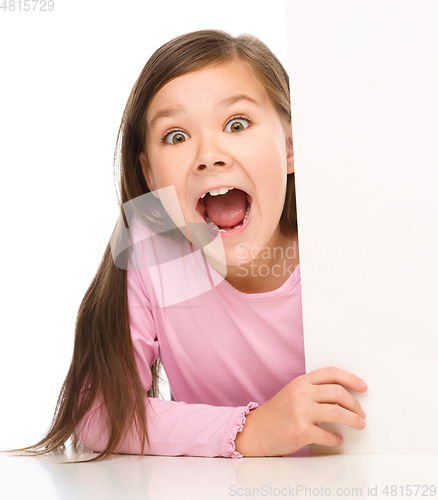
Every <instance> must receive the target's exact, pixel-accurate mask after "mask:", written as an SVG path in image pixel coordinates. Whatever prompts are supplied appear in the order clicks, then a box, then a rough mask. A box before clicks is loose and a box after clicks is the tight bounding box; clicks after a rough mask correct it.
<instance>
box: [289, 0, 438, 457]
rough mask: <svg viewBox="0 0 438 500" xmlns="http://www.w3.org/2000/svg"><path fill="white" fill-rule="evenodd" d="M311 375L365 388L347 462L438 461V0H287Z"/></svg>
mask: <svg viewBox="0 0 438 500" xmlns="http://www.w3.org/2000/svg"><path fill="white" fill-rule="evenodd" d="M286 11H287V26H288V49H289V68H290V71H289V73H290V80H291V97H292V126H293V133H294V149H295V171H296V173H295V176H296V189H297V209H298V224H299V245H300V262H301V274H302V297H303V322H304V332H305V333H304V343H305V354H306V369H307V372H309V371H312V370H315V369H317V368H321V367H324V366H331V365H334V366H338V367H339V368H343V369H345V370H348V371H350V372H353V373H355V374H356V375H358V376H360V377H361V378H363V379H364V380H365V381H366V382H367V383H368V386H369V389H368V391H367V393H365V394H363V395H358V396H357V399H358V401H359V402H360V403H361V405H362V406H363V408H364V410H365V411H366V413H367V427H366V428H365V430H363V431H357V430H354V429H351V428H349V427H346V426H343V425H337V424H336V425H334V424H322V425H321V426H322V427H324V428H326V429H330V430H334V431H335V432H337V433H339V434H341V435H342V436H343V437H344V444H343V445H342V446H341V447H337V448H333V449H331V448H327V447H324V446H316V445H313V447H312V451H313V452H316V453H324V452H344V453H438V425H437V415H438V401H437V392H438V391H437V382H438V363H437V359H438V315H437V304H438V292H437V284H438V263H437V262H438V231H437V216H438V196H437V195H438V190H437V188H438V98H437V92H438V2H437V1H428V0H409V1H406V0H368V1H367V2H362V1H357V0H331V1H330V2H327V1H326V0H306V2H302V1H299V0H286Z"/></svg>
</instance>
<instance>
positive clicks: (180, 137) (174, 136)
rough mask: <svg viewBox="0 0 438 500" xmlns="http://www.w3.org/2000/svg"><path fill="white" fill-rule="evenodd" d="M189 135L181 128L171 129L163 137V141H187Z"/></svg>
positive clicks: (176, 142)
mask: <svg viewBox="0 0 438 500" xmlns="http://www.w3.org/2000/svg"><path fill="white" fill-rule="evenodd" d="M188 138H189V136H188V135H187V134H186V133H185V132H181V130H171V131H170V132H167V134H166V135H165V136H164V137H163V142H165V143H167V144H181V143H182V142H184V141H186V140H187V139H188Z"/></svg>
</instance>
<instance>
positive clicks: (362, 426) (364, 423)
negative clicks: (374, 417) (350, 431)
mask: <svg viewBox="0 0 438 500" xmlns="http://www.w3.org/2000/svg"><path fill="white" fill-rule="evenodd" d="M366 425H367V423H366V422H365V420H364V419H362V420H361V421H360V428H361V429H365V426H366Z"/></svg>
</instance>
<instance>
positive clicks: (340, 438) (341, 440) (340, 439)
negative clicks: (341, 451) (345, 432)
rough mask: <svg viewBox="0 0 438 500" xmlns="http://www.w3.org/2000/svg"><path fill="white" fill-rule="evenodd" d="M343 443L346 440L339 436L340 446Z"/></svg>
mask: <svg viewBox="0 0 438 500" xmlns="http://www.w3.org/2000/svg"><path fill="white" fill-rule="evenodd" d="M343 442H344V439H343V438H342V437H341V436H339V444H342V443H343Z"/></svg>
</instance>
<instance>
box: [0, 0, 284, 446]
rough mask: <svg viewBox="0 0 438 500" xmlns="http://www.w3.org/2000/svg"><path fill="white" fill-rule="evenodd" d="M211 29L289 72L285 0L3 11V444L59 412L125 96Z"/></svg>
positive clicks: (101, 232)
mask: <svg viewBox="0 0 438 500" xmlns="http://www.w3.org/2000/svg"><path fill="white" fill-rule="evenodd" d="M6 3H7V4H8V5H9V2H6ZM30 5H31V6H32V8H33V5H34V4H32V3H31V4H30ZM207 28H214V29H221V30H224V31H227V32H229V33H231V34H232V35H239V34H241V33H245V32H248V33H251V34H254V35H256V36H258V37H259V38H260V39H261V40H262V41H263V42H265V43H266V44H267V45H268V46H269V47H270V48H271V49H272V50H273V52H274V53H275V54H276V55H277V56H278V57H279V59H280V60H281V62H282V63H283V64H284V66H285V67H286V69H287V64H288V56H287V43H286V24H285V5H284V1H283V0H271V1H270V2H269V3H267V2H265V1H264V0H263V1H254V0H241V1H239V2H235V1H228V0H227V1H223V0H221V2H208V1H205V0H202V1H201V0H200V1H195V0H189V1H187V0H185V1H184V2H181V1H174V0H166V1H165V2H158V1H157V2H150V1H147V0H143V1H139V0H136V1H134V0H124V1H123V2H121V1H117V2H116V1H102V0H101V1H93V2H89V1H85V0H76V1H69V2H67V1H65V0H64V1H61V0H55V9H54V11H52V12H32V11H31V12H19V11H18V3H16V10H15V11H14V12H11V11H4V10H0V47H1V79H0V141H1V150H0V162H1V213H2V217H3V220H2V245H1V249H0V252H1V254H0V255H1V265H2V280H1V290H2V301H1V322H2V323H1V339H0V381H1V382H0V384H1V385H0V387H1V413H0V449H6V448H10V447H20V446H28V445H31V444H34V443H35V442H36V441H38V440H39V439H40V438H41V437H42V436H43V434H44V433H45V432H46V430H47V429H48V426H49V424H50V421H51V419H52V416H53V412H54V409H55V404H56V400H57V397H58V394H59V390H60V388H61V385H62V383H63V381H64V378H65V375H66V374H67V370H68V367H69V365H70V361H71V356H72V352H73V339H74V327H75V320H76V314H77V310H78V308H79V305H80V301H81V300H82V297H83V295H84V294H85V292H86V290H87V288H88V286H89V284H90V282H91V280H92V278H93V277H94V275H95V273H96V271H97V268H98V265H99V263H100V260H101V258H102V255H103V252H104V250H105V247H106V245H107V243H108V241H109V238H110V236H111V233H112V231H113V229H114V225H115V223H116V220H117V218H118V213H119V212H118V206H117V197H116V190H115V185H114V179H113V164H112V162H113V153H114V147H115V143H116V138H117V132H118V128H119V125H120V120H121V117H122V112H123V109H124V106H125V104H126V101H127V98H128V95H129V92H130V90H131V88H132V86H133V85H134V83H135V80H136V78H137V76H138V75H139V73H140V71H141V69H142V68H143V66H144V64H145V63H146V61H147V59H148V58H149V56H150V55H151V54H152V53H153V52H154V51H155V50H156V49H157V48H158V47H160V46H161V45H162V44H164V43H165V42H167V41H169V40H170V39H172V38H174V37H176V36H178V35H180V34H183V33H186V32H189V31H194V30H198V29H207ZM164 389H166V388H165V387H164ZM163 395H164V397H166V398H168V393H167V391H166V390H164V394H163Z"/></svg>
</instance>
